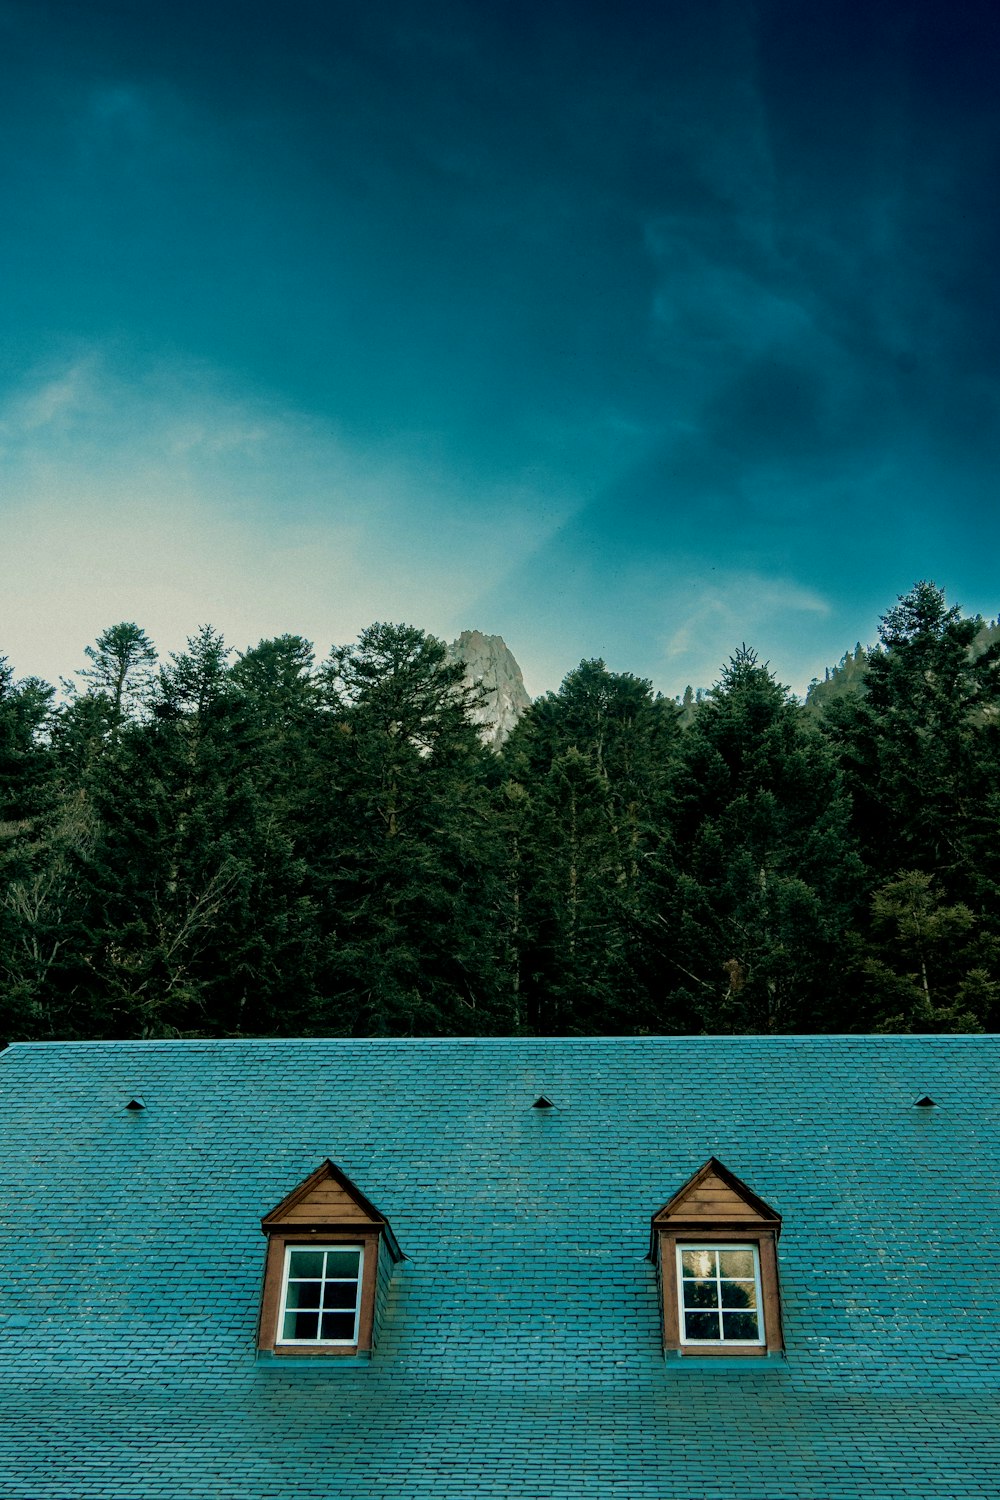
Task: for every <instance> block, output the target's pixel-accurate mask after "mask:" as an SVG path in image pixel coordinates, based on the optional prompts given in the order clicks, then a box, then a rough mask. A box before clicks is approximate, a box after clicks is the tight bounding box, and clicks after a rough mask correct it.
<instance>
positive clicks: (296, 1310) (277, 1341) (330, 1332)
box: [258, 1161, 405, 1356]
mask: <svg viewBox="0 0 1000 1500" xmlns="http://www.w3.org/2000/svg"><path fill="white" fill-rule="evenodd" d="M261 1229H262V1230H263V1232H264V1234H266V1235H267V1240H268V1245H267V1261H266V1265H265V1270H264V1295H263V1299H262V1303H261V1315H260V1332H259V1336H258V1347H259V1348H260V1349H262V1350H267V1351H269V1352H270V1353H273V1354H275V1355H284V1356H294V1355H317V1354H319V1355H345V1354H346V1355H352V1354H354V1355H357V1354H366V1353H367V1352H368V1351H369V1350H371V1349H372V1347H373V1346H374V1343H375V1338H376V1334H377V1331H378V1310H379V1307H380V1305H381V1302H382V1300H383V1299H384V1296H385V1292H386V1290H387V1288H388V1284H389V1281H390V1279H391V1277H392V1271H393V1267H394V1266H395V1265H396V1263H397V1262H399V1261H401V1260H404V1259H405V1257H404V1255H403V1252H402V1251H401V1250H400V1248H399V1245H398V1243H397V1241H396V1237H395V1235H394V1234H393V1232H392V1230H391V1228H390V1227H389V1222H388V1220H387V1219H386V1218H385V1216H384V1215H383V1214H381V1213H380V1212H379V1210H378V1209H377V1208H376V1207H375V1205H374V1204H373V1203H371V1202H369V1200H368V1199H367V1198H366V1197H365V1195H364V1194H363V1193H362V1192H361V1190H360V1188H357V1187H356V1186H355V1185H354V1183H353V1182H351V1180H350V1178H348V1177H347V1176H346V1175H345V1173H343V1172H342V1171H341V1170H340V1168H339V1167H336V1166H335V1165H334V1164H333V1162H332V1161H325V1162H323V1164H322V1165H321V1166H320V1167H318V1168H317V1170H316V1171H315V1172H313V1173H312V1175H311V1176H309V1177H307V1178H306V1180H305V1182H302V1183H300V1184H299V1186H298V1187H297V1188H294V1189H293V1190H292V1192H291V1193H289V1195H288V1197H287V1198H285V1199H283V1200H282V1202H281V1203H279V1204H278V1206H277V1208H273V1209H272V1210H271V1212H270V1213H269V1214H265V1215H264V1218H263V1219H262V1220H261Z"/></svg>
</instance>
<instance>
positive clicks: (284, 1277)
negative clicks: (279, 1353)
mask: <svg viewBox="0 0 1000 1500" xmlns="http://www.w3.org/2000/svg"><path fill="white" fill-rule="evenodd" d="M297 1250H298V1251H301V1250H317V1251H323V1252H326V1251H331V1250H333V1251H337V1250H356V1251H357V1253H358V1278H357V1294H356V1296H355V1299H354V1330H353V1334H352V1336H351V1338H349V1339H324V1338H320V1337H317V1338H314V1339H286V1338H285V1337H284V1336H283V1332H282V1330H283V1329H284V1326H285V1314H286V1313H288V1312H312V1311H313V1309H312V1308H290V1307H289V1306H288V1283H289V1280H290V1277H289V1272H290V1270H291V1265H292V1255H293V1253H294V1252H295V1251H297ZM364 1274H365V1247H364V1245H361V1244H344V1243H342V1242H338V1241H336V1240H331V1241H327V1242H324V1243H322V1244H318V1245H314V1244H313V1243H312V1241H311V1240H309V1241H306V1243H304V1244H303V1243H301V1242H300V1243H299V1244H297V1245H286V1246H285V1264H284V1267H283V1269H282V1273H281V1300H280V1302H279V1303H278V1328H277V1335H278V1336H277V1338H276V1339H275V1341H274V1342H275V1346H278V1345H281V1346H282V1347H283V1348H293V1349H317V1348H334V1347H336V1348H340V1349H350V1348H352V1347H353V1346H354V1345H355V1344H356V1343H357V1342H358V1325H359V1322H360V1318H361V1295H362V1288H363V1286H364ZM297 1279H302V1278H297ZM305 1279H307V1280H310V1281H315V1280H317V1279H318V1280H319V1282H320V1302H322V1300H323V1288H324V1287H325V1286H326V1283H327V1281H353V1280H354V1278H353V1277H350V1276H329V1277H328V1276H325V1275H324V1276H322V1277H319V1278H316V1277H308V1278H305ZM316 1311H317V1312H318V1313H319V1315H320V1319H319V1321H318V1322H317V1332H318V1330H319V1329H320V1328H321V1327H322V1313H323V1309H322V1307H319V1308H317V1309H316ZM327 1311H328V1312H340V1313H346V1312H350V1308H348V1307H338V1308H328V1309H327Z"/></svg>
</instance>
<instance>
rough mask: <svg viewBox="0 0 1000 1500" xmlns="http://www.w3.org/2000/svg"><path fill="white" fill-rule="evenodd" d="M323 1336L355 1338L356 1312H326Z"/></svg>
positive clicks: (329, 1337) (326, 1337)
mask: <svg viewBox="0 0 1000 1500" xmlns="http://www.w3.org/2000/svg"><path fill="white" fill-rule="evenodd" d="M323 1337H324V1338H325V1339H353V1337H354V1314H353V1313H342V1312H332V1313H324V1314H323Z"/></svg>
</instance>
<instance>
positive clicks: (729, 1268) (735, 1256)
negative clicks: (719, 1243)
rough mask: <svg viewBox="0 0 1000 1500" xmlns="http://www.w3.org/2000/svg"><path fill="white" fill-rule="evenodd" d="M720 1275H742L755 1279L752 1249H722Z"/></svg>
mask: <svg viewBox="0 0 1000 1500" xmlns="http://www.w3.org/2000/svg"><path fill="white" fill-rule="evenodd" d="M719 1275H720V1276H740V1277H749V1278H750V1279H751V1280H752V1279H753V1251H752V1250H720V1251H719Z"/></svg>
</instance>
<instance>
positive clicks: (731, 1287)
mask: <svg viewBox="0 0 1000 1500" xmlns="http://www.w3.org/2000/svg"><path fill="white" fill-rule="evenodd" d="M719 1285H720V1286H721V1287H722V1305H723V1307H756V1306H757V1287H756V1285H755V1284H754V1282H752V1281H722V1282H720V1283H719Z"/></svg>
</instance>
